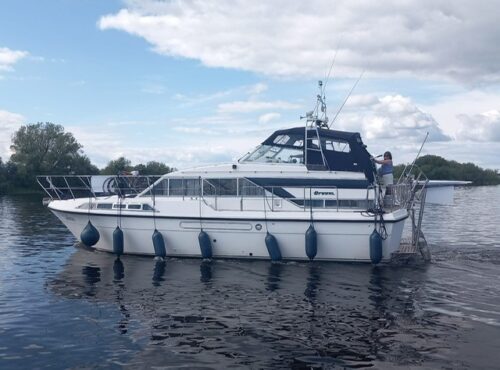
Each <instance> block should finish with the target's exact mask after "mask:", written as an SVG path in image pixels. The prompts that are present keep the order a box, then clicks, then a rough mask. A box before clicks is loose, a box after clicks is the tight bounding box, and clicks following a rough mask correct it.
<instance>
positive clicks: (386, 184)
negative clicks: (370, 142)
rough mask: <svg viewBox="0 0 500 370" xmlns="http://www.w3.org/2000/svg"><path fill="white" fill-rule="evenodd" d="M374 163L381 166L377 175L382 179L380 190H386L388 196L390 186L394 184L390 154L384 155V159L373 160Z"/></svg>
mask: <svg viewBox="0 0 500 370" xmlns="http://www.w3.org/2000/svg"><path fill="white" fill-rule="evenodd" d="M373 161H374V162H375V163H378V164H381V165H382V166H381V167H380V168H379V169H378V175H379V177H380V178H381V179H382V184H381V185H382V188H383V189H384V190H386V189H387V188H389V189H387V193H386V192H384V193H386V194H390V192H391V191H390V186H391V185H393V184H394V176H393V174H392V173H393V165H392V154H391V152H385V153H384V159H377V158H373Z"/></svg>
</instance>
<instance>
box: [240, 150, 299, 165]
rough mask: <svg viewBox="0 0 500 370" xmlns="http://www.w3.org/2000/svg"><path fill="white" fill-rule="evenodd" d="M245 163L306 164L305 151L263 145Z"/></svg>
mask: <svg viewBox="0 0 500 370" xmlns="http://www.w3.org/2000/svg"><path fill="white" fill-rule="evenodd" d="M243 161H244V162H258V163H290V164H301V163H304V155H303V150H302V149H301V148H298V147H292V146H274V145H262V146H260V147H258V148H257V149H256V150H255V151H254V152H252V153H250V154H249V155H248V156H247V157H246V158H245V159H244V160H243Z"/></svg>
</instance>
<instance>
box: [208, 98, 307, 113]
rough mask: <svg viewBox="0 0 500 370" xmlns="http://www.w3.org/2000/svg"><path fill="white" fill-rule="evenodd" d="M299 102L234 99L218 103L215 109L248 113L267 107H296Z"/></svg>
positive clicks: (282, 108) (222, 111) (284, 108)
mask: <svg viewBox="0 0 500 370" xmlns="http://www.w3.org/2000/svg"><path fill="white" fill-rule="evenodd" d="M300 107H301V105H300V104H294V103H290V102H287V101H283V100H276V101H254V100H247V101H234V102H229V103H222V104H219V106H218V108H217V111H218V112H219V113H250V112H257V111H262V110H269V109H280V110H288V109H297V108H300Z"/></svg>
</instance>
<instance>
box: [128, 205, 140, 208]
mask: <svg viewBox="0 0 500 370" xmlns="http://www.w3.org/2000/svg"><path fill="white" fill-rule="evenodd" d="M128 209H141V205H140V204H129V205H128Z"/></svg>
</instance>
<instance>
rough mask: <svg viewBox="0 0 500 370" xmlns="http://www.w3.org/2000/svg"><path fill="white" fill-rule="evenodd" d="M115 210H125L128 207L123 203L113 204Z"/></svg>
mask: <svg viewBox="0 0 500 370" xmlns="http://www.w3.org/2000/svg"><path fill="white" fill-rule="evenodd" d="M113 208H114V209H120V208H121V209H124V208H127V205H126V204H122V203H120V204H117V203H114V204H113Z"/></svg>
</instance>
